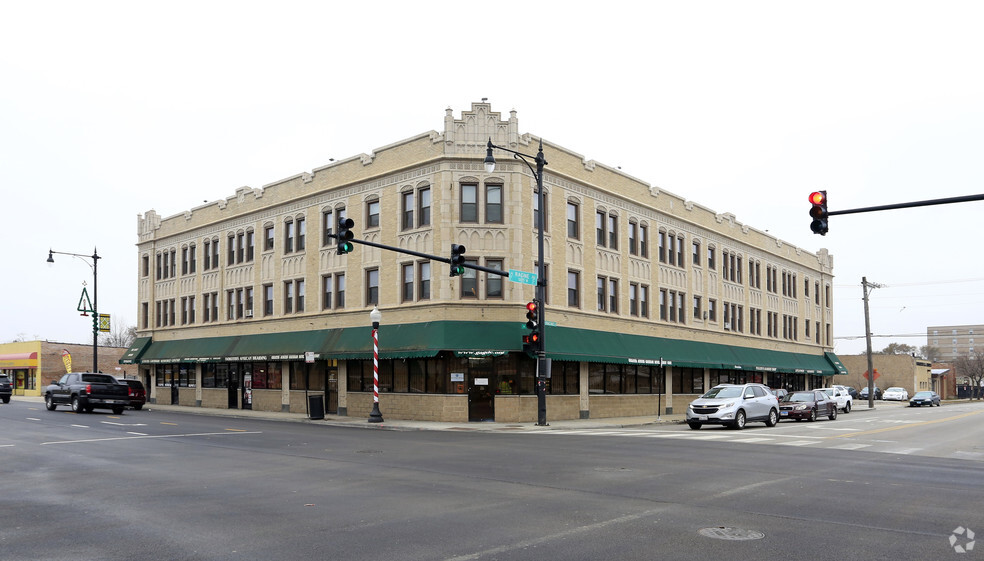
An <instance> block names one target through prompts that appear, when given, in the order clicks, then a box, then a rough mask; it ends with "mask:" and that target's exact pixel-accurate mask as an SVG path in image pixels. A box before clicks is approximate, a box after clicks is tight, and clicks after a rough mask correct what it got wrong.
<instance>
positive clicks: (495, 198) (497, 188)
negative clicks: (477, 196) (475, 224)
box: [485, 185, 502, 224]
mask: <svg viewBox="0 0 984 561" xmlns="http://www.w3.org/2000/svg"><path fill="white" fill-rule="evenodd" d="M485 221H486V222H488V223H490V224H501V223H502V185H486V186H485Z"/></svg>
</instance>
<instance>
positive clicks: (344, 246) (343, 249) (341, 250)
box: [338, 242, 354, 255]
mask: <svg viewBox="0 0 984 561" xmlns="http://www.w3.org/2000/svg"><path fill="white" fill-rule="evenodd" d="M353 249H354V247H353V246H352V242H342V243H340V244H338V254H339V255H344V254H346V253H350V252H351V251H352V250H353Z"/></svg>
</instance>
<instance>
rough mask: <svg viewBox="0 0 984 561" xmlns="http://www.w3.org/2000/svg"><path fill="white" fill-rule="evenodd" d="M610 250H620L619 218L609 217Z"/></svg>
mask: <svg viewBox="0 0 984 561" xmlns="http://www.w3.org/2000/svg"><path fill="white" fill-rule="evenodd" d="M608 248H609V249H612V250H615V249H618V216H615V215H614V214H609V215H608Z"/></svg>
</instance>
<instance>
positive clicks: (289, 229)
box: [284, 221, 294, 253]
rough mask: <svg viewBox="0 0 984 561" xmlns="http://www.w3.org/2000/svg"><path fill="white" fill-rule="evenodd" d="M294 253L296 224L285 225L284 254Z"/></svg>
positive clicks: (286, 223) (288, 223) (287, 223)
mask: <svg viewBox="0 0 984 561" xmlns="http://www.w3.org/2000/svg"><path fill="white" fill-rule="evenodd" d="M293 252H294V222H293V221H291V222H285V223H284V253H293Z"/></svg>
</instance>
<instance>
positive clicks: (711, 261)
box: [707, 247, 716, 271]
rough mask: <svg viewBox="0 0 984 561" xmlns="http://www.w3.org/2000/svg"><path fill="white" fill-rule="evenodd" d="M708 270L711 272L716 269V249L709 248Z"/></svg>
mask: <svg viewBox="0 0 984 561" xmlns="http://www.w3.org/2000/svg"><path fill="white" fill-rule="evenodd" d="M707 268H708V269H710V270H712V271H713V270H714V269H715V268H716V267H715V264H714V248H713V247H709V248H707Z"/></svg>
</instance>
